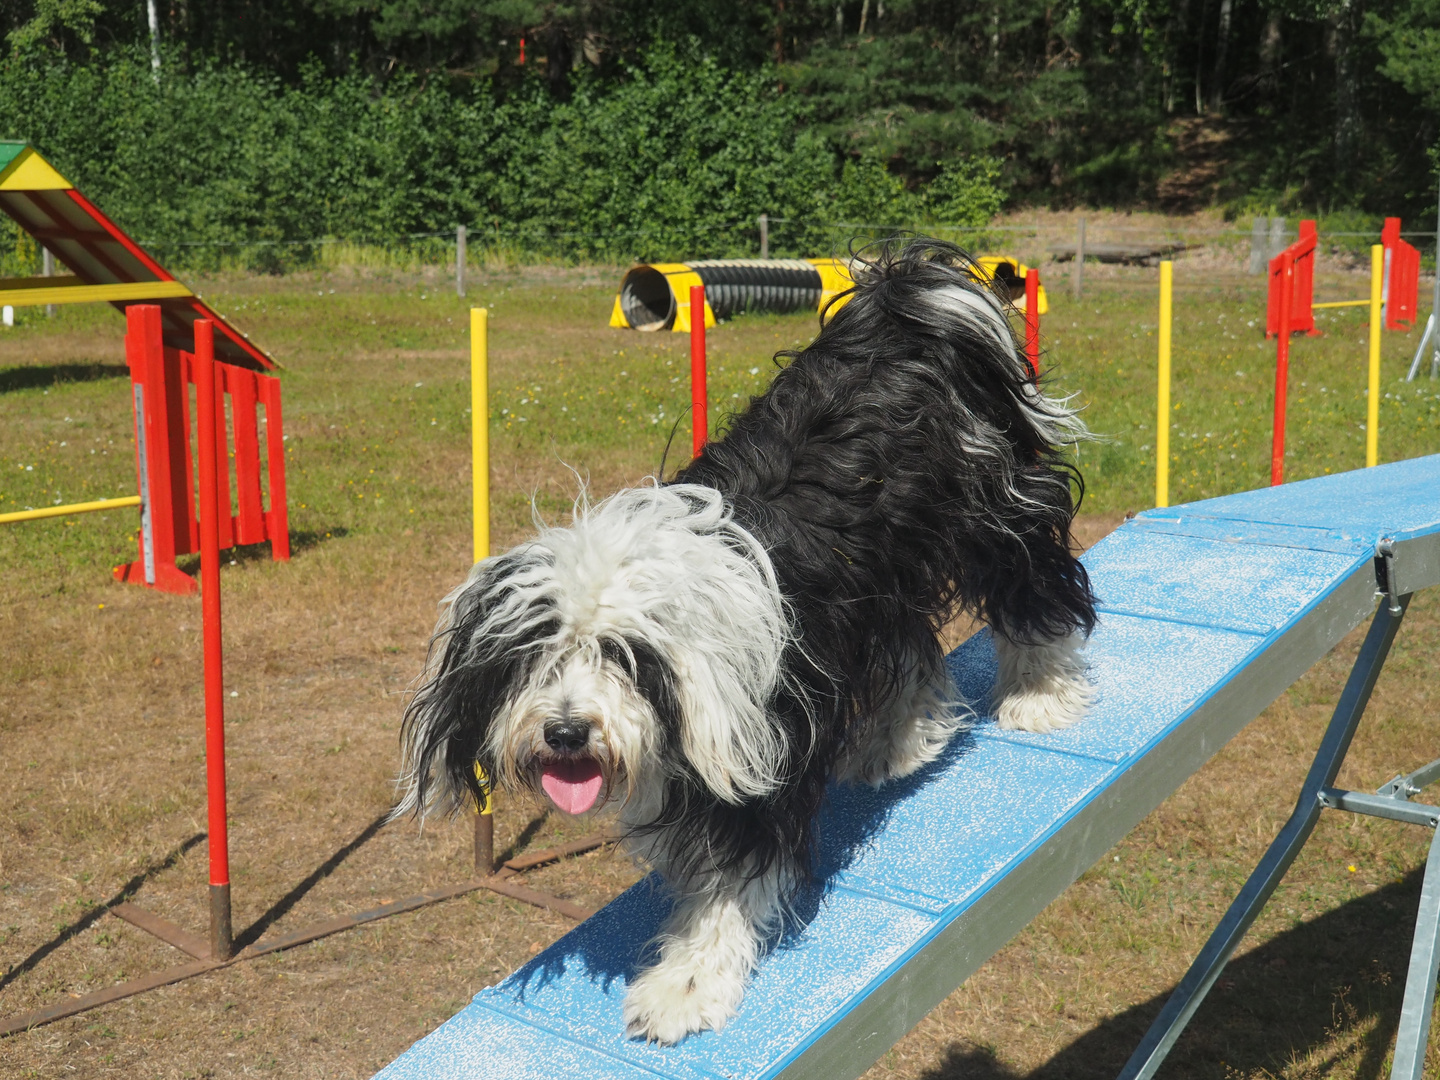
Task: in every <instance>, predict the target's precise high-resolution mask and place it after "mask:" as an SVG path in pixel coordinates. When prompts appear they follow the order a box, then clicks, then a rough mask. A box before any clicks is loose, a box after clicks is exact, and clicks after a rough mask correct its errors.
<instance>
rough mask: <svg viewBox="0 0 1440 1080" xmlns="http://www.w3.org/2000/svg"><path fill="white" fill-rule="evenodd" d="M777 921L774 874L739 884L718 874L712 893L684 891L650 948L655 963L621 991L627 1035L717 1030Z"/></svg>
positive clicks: (670, 1039) (656, 1038) (664, 1037)
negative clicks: (656, 952) (654, 950)
mask: <svg viewBox="0 0 1440 1080" xmlns="http://www.w3.org/2000/svg"><path fill="white" fill-rule="evenodd" d="M780 916H781V882H780V880H779V874H778V873H777V872H771V873H770V874H766V875H764V876H762V877H760V878H759V879H756V880H754V881H750V882H747V883H744V884H739V883H736V882H732V881H729V880H726V879H724V878H723V877H722V878H721V879H720V880H717V881H715V882H714V883H713V887H711V888H708V889H706V888H690V889H687V890H686V891H685V892H684V893H683V894H682V895H681V896H680V897H679V899H677V900H676V902H675V907H674V908H673V910H672V911H671V913H670V917H669V918H668V919H667V920H666V921H665V925H664V926H663V927H662V928H661V931H660V934H659V936H658V937H657V938H656V939H655V941H654V943H653V944H655V945H657V946H658V947H659V952H660V960H659V962H658V963H656V964H655V966H654V967H651V968H648V969H647V970H645V971H643V972H641V973H640V975H639V977H638V978H636V979H635V980H634V981H633V982H632V983H631V984H630V987H629V989H628V990H627V991H626V993H625V1031H626V1033H627V1034H628V1035H630V1037H632V1038H640V1039H644V1040H645V1041H646V1042H657V1043H662V1044H670V1043H677V1042H679V1041H680V1040H681V1039H683V1038H684V1037H685V1036H686V1035H689V1034H691V1033H692V1032H696V1031H707V1030H709V1031H719V1030H720V1029H721V1028H723V1027H724V1026H725V1023H726V1021H728V1020H729V1019H730V1018H731V1017H732V1016H734V1015H735V1011H736V1009H738V1008H739V1006H740V999H741V998H742V997H744V995H745V987H746V986H747V985H748V983H749V982H750V973H751V972H752V971H754V969H755V963H756V961H757V960H758V959H759V956H760V948H761V944H762V941H763V940H764V936H765V935H766V934H767V933H769V932H770V931H771V930H772V929H773V928H774V927H775V926H776V925H777V923H778V921H779V919H780Z"/></svg>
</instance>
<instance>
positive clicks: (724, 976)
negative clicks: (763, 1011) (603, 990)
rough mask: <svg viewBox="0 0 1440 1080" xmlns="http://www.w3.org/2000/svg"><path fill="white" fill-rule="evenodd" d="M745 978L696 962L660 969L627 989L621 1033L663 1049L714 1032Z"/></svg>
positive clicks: (735, 1000) (740, 991) (736, 998)
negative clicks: (694, 1035) (655, 1044)
mask: <svg viewBox="0 0 1440 1080" xmlns="http://www.w3.org/2000/svg"><path fill="white" fill-rule="evenodd" d="M745 984H746V979H745V977H744V976H738V975H737V973H735V972H733V971H730V972H726V971H716V970H714V969H713V968H712V969H709V970H706V969H705V967H704V966H703V965H701V964H698V963H668V962H664V961H662V962H661V963H660V964H658V965H656V966H655V967H653V968H651V969H650V970H649V971H646V972H645V973H644V974H642V975H641V976H640V977H639V978H638V979H636V980H635V981H634V982H633V983H631V984H630V989H629V990H628V991H627V992H626V994H625V1033H626V1034H627V1035H629V1036H630V1037H631V1038H632V1039H644V1040H645V1041H646V1042H657V1043H661V1044H663V1045H670V1044H672V1043H677V1042H679V1041H680V1040H681V1039H683V1038H685V1036H686V1035H690V1034H692V1033H694V1032H697V1031H719V1030H720V1029H721V1028H723V1027H724V1026H725V1022H726V1021H727V1020H729V1019H730V1018H731V1017H732V1016H734V1015H735V1010H736V1009H738V1008H739V1007H740V999H741V998H742V997H744V996H745Z"/></svg>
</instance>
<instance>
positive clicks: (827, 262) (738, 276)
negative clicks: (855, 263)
mask: <svg viewBox="0 0 1440 1080" xmlns="http://www.w3.org/2000/svg"><path fill="white" fill-rule="evenodd" d="M976 265H977V267H978V268H979V269H980V271H981V272H982V274H983V275H984V276H985V278H986V279H987V280H992V281H997V282H999V283H1000V284H1001V285H1002V286H1004V291H1007V292H1008V293H1009V297H1010V300H1011V302H1012V303H1013V304H1015V306H1016V307H1017V308H1018V309H1019V310H1020V311H1022V312H1023V311H1024V310H1025V273H1026V271H1027V270H1028V269H1029V267H1027V266H1025V265H1024V264H1022V263H1021V262H1020V260H1019V259H1016V258H1014V257H1013V256H1010V255H982V256H980V257H979V258H977V259H976ZM852 284H853V282H852V281H851V278H850V261H849V260H848V259H708V260H704V261H701V262H688V263H641V264H639V265H637V266H632V267H631V268H630V269H629V270H627V271H626V272H625V276H624V277H623V278H621V279H620V291H619V292H618V293H617V294H616V295H615V306H614V308H612V309H611V312H610V325H611V326H612V327H615V328H617V329H621V330H625V329H629V330H647V331H653V330H672V331H674V332H675V333H677V334H685V333H689V332H690V289H691V287H692V286H694V285H703V286H705V324H704V325H706V326H714V325H715V321H716V320H717V319H728V318H730V317H731V316H732V315H739V314H740V313H741V312H745V311H767V312H775V313H779V314H784V313H787V312H791V311H805V310H810V311H823V310H824V309H825V305H827V304H829V303H830V301H831V300H833V299H834V298H835V297H836V296H839V295H840V294H841V293H843V292H844V291H845V290H846V289H848V288H850V286H851V285H852ZM841 303H844V301H843V300H842V301H841ZM1049 308H1050V305H1049V303H1048V301H1047V299H1046V297H1045V288H1044V286H1041V288H1040V299H1039V304H1038V310H1039V314H1041V315H1044V314H1045V313H1046V312H1047V311H1048V310H1049Z"/></svg>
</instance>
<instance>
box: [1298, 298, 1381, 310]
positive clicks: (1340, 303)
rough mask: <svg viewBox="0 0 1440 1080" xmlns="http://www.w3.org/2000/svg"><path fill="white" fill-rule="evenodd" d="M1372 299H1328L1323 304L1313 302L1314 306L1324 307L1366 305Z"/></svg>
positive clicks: (1312, 305)
mask: <svg viewBox="0 0 1440 1080" xmlns="http://www.w3.org/2000/svg"><path fill="white" fill-rule="evenodd" d="M1369 303H1370V301H1369V300H1368V299H1366V300H1327V301H1326V302H1325V303H1323V304H1311V305H1310V306H1311V307H1312V308H1322V307H1366V306H1367V305H1368V304H1369Z"/></svg>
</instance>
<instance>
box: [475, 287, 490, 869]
mask: <svg viewBox="0 0 1440 1080" xmlns="http://www.w3.org/2000/svg"><path fill="white" fill-rule="evenodd" d="M470 460H471V465H470V468H471V474H470V476H471V478H470V487H471V493H472V496H473V499H474V506H473V507H472V512H473V514H474V518H475V561H476V562H477V563H478V562H479V561H480V560H481V559H484V558H488V557H489V555H490V312H489V310H488V309H487V308H483V307H481V308H471V309H470ZM475 779H476V780H478V781H479V783H480V790H481V791H482V792H483V793H484V801H483V802H482V803H480V805H478V806H477V807H476V808H475V809H476V811H477V813H476V814H475V873H476V874H478V875H479V876H480V877H489V876H490V875H491V874H493V873H495V800H494V799H493V798H492V797H491V788H490V778H489V777H488V776H486V775H485V770H484V769H482V768H481V767H480V763H479V762H478V761H477V762H476V763H475Z"/></svg>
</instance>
